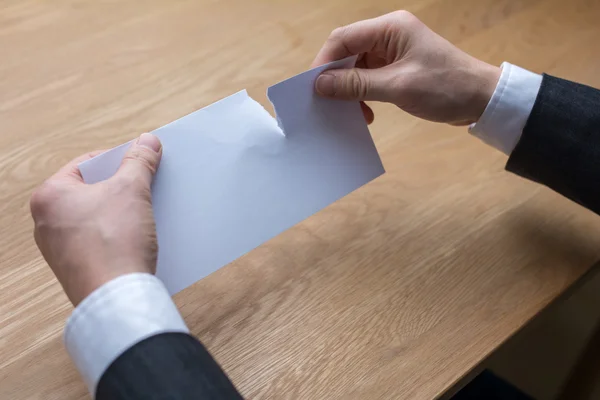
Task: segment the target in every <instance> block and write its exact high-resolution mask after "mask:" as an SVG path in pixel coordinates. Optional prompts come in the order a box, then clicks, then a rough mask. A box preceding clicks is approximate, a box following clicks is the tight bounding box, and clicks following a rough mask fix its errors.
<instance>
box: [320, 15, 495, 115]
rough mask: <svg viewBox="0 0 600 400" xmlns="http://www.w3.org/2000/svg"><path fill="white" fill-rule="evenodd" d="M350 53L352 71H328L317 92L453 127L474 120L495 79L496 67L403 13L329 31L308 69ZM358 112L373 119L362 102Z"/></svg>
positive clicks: (480, 110) (368, 109)
mask: <svg viewBox="0 0 600 400" xmlns="http://www.w3.org/2000/svg"><path fill="white" fill-rule="evenodd" d="M354 54H359V60H358V62H357V65H356V68H354V69H348V70H329V71H326V72H324V73H323V74H321V75H320V76H319V77H318V78H317V81H316V84H315V86H316V91H317V92H318V93H319V94H321V95H323V96H326V97H332V98H339V99H347V100H360V101H363V100H376V101H385V102H389V103H393V104H395V105H397V106H398V107H400V108H401V109H402V110H404V111H406V112H408V113H410V114H412V115H414V116H416V117H419V118H423V119H427V120H430V121H436V122H446V123H449V124H453V125H468V124H471V123H473V122H477V120H478V119H479V117H480V116H481V114H483V111H484V110H485V107H486V105H487V104H488V102H489V100H490V98H491V97H492V94H493V93H494V89H495V88H496V84H497V83H498V80H499V78H500V68H498V67H494V66H492V65H489V64H486V63H485V62H483V61H480V60H478V59H476V58H473V57H471V56H470V55H468V54H466V53H464V52H463V51H461V50H459V49H458V48H457V47H455V46H454V45H452V44H451V43H450V42H448V41H447V40H446V39H444V38H442V37H441V36H439V35H438V34H436V33H435V32H433V31H432V30H431V29H429V28H428V27H427V26H425V25H424V24H423V23H422V22H421V21H419V20H418V19H417V18H416V17H415V16H414V15H412V14H410V13H409V12H407V11H396V12H393V13H390V14H386V15H383V16H381V17H378V18H374V19H369V20H365V21H360V22H356V23H354V24H351V25H348V26H345V27H342V28H338V29H336V30H334V31H333V32H332V33H331V36H329V39H327V41H326V42H325V44H324V45H323V48H322V49H321V51H320V52H319V54H318V55H317V57H316V59H315V60H314V61H313V64H312V65H313V67H314V66H318V65H321V64H325V63H327V62H331V61H334V60H339V59H342V58H345V57H348V56H350V55H354ZM363 112H364V114H365V118H366V119H367V122H370V121H372V119H373V112H372V111H371V110H370V108H368V107H367V106H366V105H364V103H363Z"/></svg>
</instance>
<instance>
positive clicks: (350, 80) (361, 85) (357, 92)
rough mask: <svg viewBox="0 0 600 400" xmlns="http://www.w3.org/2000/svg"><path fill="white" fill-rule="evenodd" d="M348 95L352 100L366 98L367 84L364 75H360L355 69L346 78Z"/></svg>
mask: <svg viewBox="0 0 600 400" xmlns="http://www.w3.org/2000/svg"><path fill="white" fill-rule="evenodd" d="M346 87H347V90H348V93H349V94H350V95H351V96H352V97H354V98H359V99H362V98H365V97H366V96H367V92H368V87H369V82H368V78H367V75H366V74H360V73H359V72H358V71H357V70H356V69H354V70H351V71H350V72H349V73H348V75H347V77H346Z"/></svg>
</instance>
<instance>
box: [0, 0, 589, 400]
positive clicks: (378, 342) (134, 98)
mask: <svg viewBox="0 0 600 400" xmlns="http://www.w3.org/2000/svg"><path fill="white" fill-rule="evenodd" d="M399 8H405V9H408V10H411V11H413V12H414V13H415V14H416V15H417V16H419V17H420V18H421V19H423V20H424V21H425V22H426V23H427V24H429V25H430V26H431V27H432V28H433V29H434V30H437V31H438V32H440V33H441V34H443V35H444V36H445V37H447V38H448V39H449V40H451V41H453V42H454V43H456V44H457V45H459V46H460V47H462V48H463V49H465V50H467V51H469V52H471V53H472V54H474V55H475V56H478V57H480V58H483V59H485V60H487V61H489V62H491V63H496V64H499V63H500V62H502V61H503V60H509V61H511V62H513V63H516V64H520V65H523V66H526V67H528V68H530V69H532V70H534V71H538V72H540V71H547V72H550V73H554V74H557V75H561V76H564V77H567V78H570V79H574V80H580V81H583V82H586V83H588V84H591V85H596V86H598V85H600V75H599V74H598V70H599V67H600V52H598V51H597V49H598V40H599V38H600V26H599V25H598V23H597V16H598V15H599V13H600V2H599V1H595V0H572V1H569V2H565V1H564V0H546V1H541V0H401V1H392V0H378V1H363V2H359V1H354V2H350V1H346V0H330V1H323V0H303V1H302V2H300V1H292V0H288V1H275V0H256V1H247V0H221V1H210V0H198V1H191V0H181V1H167V0H162V1H158V0H152V1H150V0H144V1H141V0H140V1H134V0H127V1H94V2H90V1H84V0H70V1H69V0H62V1H41V0H5V1H3V2H2V3H1V4H0V174H1V175H0V189H1V190H0V398H2V399H12V400H17V399H61V400H63V399H76V398H86V397H87V396H88V395H87V394H86V390H85V388H84V385H83V383H82V381H81V380H80V378H79V376H78V374H77V372H76V371H75V369H74V368H73V366H72V365H71V363H70V361H69V359H68V357H67V354H66V352H65V350H64V348H63V346H62V343H61V332H62V328H63V324H64V321H65V318H66V317H67V316H68V314H69V313H70V311H71V306H70V305H69V304H68V302H67V299H66V297H65V296H64V295H63V293H62V292H61V288H60V286H59V284H58V283H57V281H56V280H55V279H54V277H53V275H52V273H51V272H50V270H49V269H48V268H47V266H46V264H45V263H44V261H43V259H42V258H41V257H40V255H39V253H38V251H37V249H36V247H35V244H34V242H33V240H32V235H31V229H32V223H31V221H30V216H29V207H28V199H29V195H30V193H31V191H32V189H33V188H34V187H35V186H36V185H38V184H39V183H40V182H42V180H43V179H44V178H45V177H47V176H48V175H50V174H51V173H52V172H53V171H54V170H56V169H57V168H58V167H59V166H61V165H62V164H63V163H65V162H66V161H68V160H69V159H71V158H73V157H74V156H76V155H78V154H80V153H83V152H86V151H89V150H92V149H96V148H107V147H111V146H115V145H117V144H120V143H122V142H124V141H126V140H128V139H131V138H133V137H134V136H135V135H137V134H139V133H141V132H143V131H148V130H152V129H154V128H157V127H159V126H161V125H163V124H165V123H167V122H170V121H172V120H174V119H176V118H178V117H180V116H183V115H185V114H187V113H189V112H192V111H194V110H196V109H198V108H200V107H202V106H204V105H207V104H209V103H211V102H213V101H215V100H217V99H219V98H222V97H224V96H226V95H229V94H231V93H233V92H235V91H237V90H239V89H242V88H247V89H248V90H249V92H250V94H251V95H252V96H253V97H255V98H256V99H257V100H260V101H261V102H262V103H263V104H265V105H267V106H269V105H268V102H267V100H266V96H265V95H264V93H265V89H266V87H267V86H269V85H270V84H273V83H275V82H277V81H279V80H281V79H283V78H286V77H288V76H291V75H293V74H295V73H298V72H301V71H303V70H305V69H306V68H307V67H308V66H309V64H310V62H311V61H312V58H313V57H314V55H315V54H316V52H317V50H318V49H319V47H320V45H321V44H322V42H323V41H324V40H325V38H326V37H327V35H328V33H329V32H330V31H331V30H332V29H333V28H335V27H337V26H339V25H342V24H346V23H349V22H352V21H355V20H359V19H364V18H368V17H374V16H377V15H380V14H383V13H386V12H388V11H392V10H394V9H399ZM374 109H375V112H376V122H375V123H374V125H372V129H371V132H372V134H373V136H374V138H375V141H376V144H377V147H378V149H379V151H380V152H381V156H382V158H383V161H384V164H385V166H386V169H387V174H386V175H385V176H383V177H381V178H379V179H377V180H376V181H375V182H372V183H370V184H369V185H367V186H366V187H364V188H362V189H360V190H358V191H357V192H355V193H353V194H351V195H349V196H347V197H346V198H344V199H342V200H341V201H339V202H337V203H336V204H334V205H332V206H330V207H328V208H327V209H326V210H324V211H322V212H320V213H318V214H317V215H315V216H313V217H311V218H309V219H308V220H307V221H305V222H303V223H301V224H299V225H298V226H296V227H294V228H293V229H291V230H289V231H288V232H286V233H284V234H282V235H280V236H279V237H277V238H275V239H273V240H271V241H270V242H268V243H267V244H265V245H263V246H261V247H260V248H258V249H257V250H255V251H253V252H251V253H250V254H248V255H247V256H245V257H242V258H241V259H240V260H238V261H236V262H234V263H232V264H231V265H229V266H227V267H225V268H223V269H221V270H219V271H218V272H217V273H215V274H213V275H211V276H210V277H208V278H206V279H204V280H203V281H201V282H199V283H198V284H196V285H194V286H192V287H191V288H189V289H187V290H185V291H184V292H182V293H180V294H179V295H177V296H176V297H175V300H176V302H177V304H178V306H179V307H180V309H181V312H182V314H183V315H184V317H185V320H186V321H187V323H188V325H189V327H190V329H191V330H192V332H193V333H194V334H195V335H197V336H198V337H199V338H200V339H201V340H202V341H203V342H204V343H205V344H206V345H207V346H208V348H209V349H210V351H211V352H212V353H213V354H214V355H215V357H216V358H217V360H218V361H219V362H220V363H221V364H222V365H223V367H224V369H225V370H226V371H227V373H228V374H229V375H230V377H231V378H232V380H233V382H234V383H235V384H236V385H237V387H238V388H239V389H240V390H241V392H242V393H243V394H244V395H245V396H246V397H247V398H252V399H266V398H277V399H286V398H287V399H431V398H434V397H436V396H438V395H440V394H441V393H443V392H444V391H445V390H446V389H447V388H448V387H450V386H451V385H452V384H453V383H454V382H455V381H456V380H457V379H460V378H461V377H462V376H464V374H466V373H468V371H470V370H471V369H472V368H473V367H474V366H476V365H477V364H478V363H479V362H480V361H481V360H482V359H484V358H485V357H486V355H488V354H489V353H490V352H492V351H493V350H494V349H495V348H497V346H498V345H500V344H501V343H502V342H503V341H505V340H506V339H507V338H508V337H510V336H511V335H512V334H513V333H514V332H515V331H516V330H518V329H519V328H520V327H522V326H523V325H524V324H525V323H526V322H527V321H528V320H529V319H530V318H532V317H533V316H534V315H536V314H537V313H538V312H539V311H540V310H542V309H543V308H544V307H545V306H546V305H547V304H548V303H549V302H551V301H552V300H553V299H555V298H556V297H557V296H558V295H559V294H560V293H561V292H563V291H564V290H565V289H566V288H567V287H568V286H569V285H571V284H572V283H573V282H574V281H576V280H577V279H578V278H579V277H580V276H581V275H582V274H584V273H585V272H586V270H588V268H589V267H590V266H591V265H592V264H593V262H594V261H595V260H597V259H598V256H599V255H600V246H599V244H600V233H599V232H598V230H599V228H600V221H599V220H598V218H597V217H596V216H595V215H593V214H592V213H591V212H588V211H586V210H583V209H581V208H580V207H578V206H576V205H574V204H572V203H570V202H569V201H567V200H565V199H563V198H561V197H560V196H559V195H557V194H555V193H552V192H551V191H550V190H548V189H545V188H543V187H540V186H537V185H535V184H533V183H530V182H526V181H524V180H522V179H520V178H518V177H516V176H513V175H511V174H509V173H507V172H504V171H503V166H504V163H505V161H506V157H505V156H503V155H502V154H500V153H499V152H497V151H495V150H493V149H491V148H489V147H487V146H485V145H484V144H482V143H480V142H479V141H478V140H477V139H474V138H472V137H470V136H469V135H468V134H467V133H466V129H465V128H452V127H449V126H444V125H438V124H433V123H427V122H423V121H419V120H417V119H415V118H413V117H410V116H408V115H406V114H404V113H402V112H400V111H399V110H398V109H396V108H394V107H392V106H388V105H381V104H375V105H374Z"/></svg>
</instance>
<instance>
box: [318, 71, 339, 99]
mask: <svg viewBox="0 0 600 400" xmlns="http://www.w3.org/2000/svg"><path fill="white" fill-rule="evenodd" d="M315 87H316V89H317V92H319V94H322V95H323V96H333V95H335V76H333V75H331V74H328V73H327V72H324V73H322V74H321V75H319V77H318V78H317V82H316V83H315Z"/></svg>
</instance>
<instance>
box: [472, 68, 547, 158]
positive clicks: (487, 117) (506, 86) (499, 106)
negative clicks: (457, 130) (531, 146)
mask: <svg viewBox="0 0 600 400" xmlns="http://www.w3.org/2000/svg"><path fill="white" fill-rule="evenodd" d="M541 85H542V76H541V75H538V74H535V73H533V72H530V71H527V70H526V69H523V68H520V67H517V66H516V65H512V64H509V63H507V62H505V63H502V74H501V75H500V80H499V81H498V85H497V86H496V90H494V94H493V95H492V98H491V99H490V102H489V103H488V105H487V106H486V108H485V111H484V112H483V114H482V115H481V118H479V121H477V123H475V124H473V125H471V126H470V127H469V132H470V133H471V134H472V135H474V136H476V137H478V138H479V139H481V140H483V141H484V142H485V143H487V144H489V145H490V146H492V147H495V148H496V149H498V150H500V151H501V152H503V153H504V154H506V155H510V153H512V151H513V150H514V148H515V146H516V145H517V143H518V142H519V139H520V138H521V134H522V133H523V128H524V127H525V124H526V123H527V119H528V118H529V114H531V110H532V108H533V104H534V103H535V99H536V97H537V95H538V92H539V91H540V86H541Z"/></svg>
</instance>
